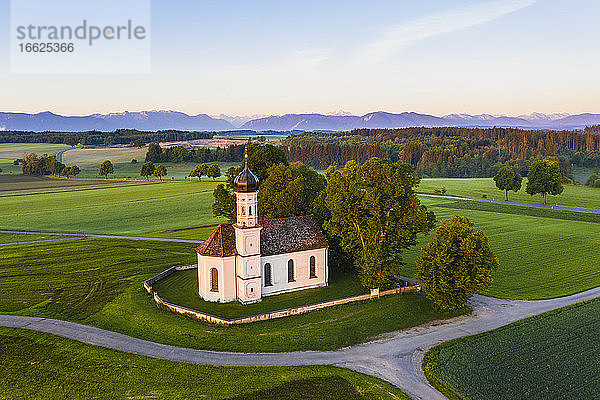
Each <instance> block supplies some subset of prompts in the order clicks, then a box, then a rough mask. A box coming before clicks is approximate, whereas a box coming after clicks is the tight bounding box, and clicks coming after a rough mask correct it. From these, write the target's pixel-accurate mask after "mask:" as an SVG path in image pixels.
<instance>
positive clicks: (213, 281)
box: [210, 268, 219, 292]
mask: <svg viewBox="0 0 600 400" xmlns="http://www.w3.org/2000/svg"><path fill="white" fill-rule="evenodd" d="M210 291H211V292H218V291H219V271H217V269H216V268H211V269H210Z"/></svg>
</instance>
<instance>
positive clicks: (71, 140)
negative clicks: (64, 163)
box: [65, 134, 79, 147]
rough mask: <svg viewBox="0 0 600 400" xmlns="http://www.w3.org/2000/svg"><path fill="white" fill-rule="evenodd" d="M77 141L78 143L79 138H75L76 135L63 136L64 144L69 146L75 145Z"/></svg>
mask: <svg viewBox="0 0 600 400" xmlns="http://www.w3.org/2000/svg"><path fill="white" fill-rule="evenodd" d="M77 143H79V139H77V136H75V135H73V134H70V135H68V136H67V137H65V144H66V145H68V146H71V147H75V146H76V145H77Z"/></svg>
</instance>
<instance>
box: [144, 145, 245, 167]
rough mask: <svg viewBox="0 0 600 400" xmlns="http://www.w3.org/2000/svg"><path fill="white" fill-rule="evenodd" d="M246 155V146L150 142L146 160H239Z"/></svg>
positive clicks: (203, 161) (202, 161) (176, 161)
mask: <svg viewBox="0 0 600 400" xmlns="http://www.w3.org/2000/svg"><path fill="white" fill-rule="evenodd" d="M243 156H244V146H242V145H231V146H228V147H217V148H215V149H210V148H207V147H187V146H173V147H167V148H164V149H163V148H162V147H161V146H160V145H159V144H158V143H150V144H149V145H148V151H147V152H146V161H152V162H155V163H157V162H171V163H179V162H186V161H187V162H197V163H208V162H239V161H241V160H242V157H243Z"/></svg>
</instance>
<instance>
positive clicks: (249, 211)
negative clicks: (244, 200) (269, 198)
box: [248, 206, 252, 215]
mask: <svg viewBox="0 0 600 400" xmlns="http://www.w3.org/2000/svg"><path fill="white" fill-rule="evenodd" d="M248 215H252V206H248Z"/></svg>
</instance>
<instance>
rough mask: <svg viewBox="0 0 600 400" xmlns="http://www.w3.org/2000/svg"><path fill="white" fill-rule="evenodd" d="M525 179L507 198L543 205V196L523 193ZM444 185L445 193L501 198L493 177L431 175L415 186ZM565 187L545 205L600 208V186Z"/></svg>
mask: <svg viewBox="0 0 600 400" xmlns="http://www.w3.org/2000/svg"><path fill="white" fill-rule="evenodd" d="M526 186H527V178H524V179H523V185H522V187H521V190H520V191H519V192H517V193H515V192H509V194H508V200H509V201H515V202H520V203H536V204H542V203H543V202H544V201H543V199H542V195H541V194H538V195H535V196H530V195H529V194H527V193H526V192H525V187H526ZM442 187H445V188H446V190H447V192H446V194H447V195H452V196H463V197H471V198H478V199H481V198H483V196H484V195H485V196H487V198H488V199H490V200H504V192H503V191H500V190H498V188H496V184H495V182H494V180H493V179H492V178H469V179H450V178H434V179H423V180H421V184H420V185H419V187H418V188H417V191H418V192H421V193H434V191H435V190H436V189H441V188H442ZM564 188H565V190H564V191H563V192H562V194H560V195H559V196H548V204H554V205H560V206H571V207H584V208H586V207H587V208H596V209H600V189H597V188H589V187H585V186H573V185H566V186H564Z"/></svg>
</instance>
